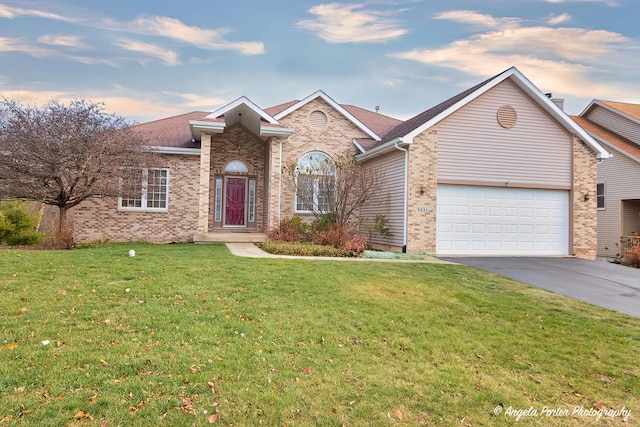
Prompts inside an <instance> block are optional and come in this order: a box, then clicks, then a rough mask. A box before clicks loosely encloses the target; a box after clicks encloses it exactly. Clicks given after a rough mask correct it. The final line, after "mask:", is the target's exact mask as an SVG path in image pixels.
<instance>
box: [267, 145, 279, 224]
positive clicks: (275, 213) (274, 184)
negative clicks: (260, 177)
mask: <svg viewBox="0 0 640 427" xmlns="http://www.w3.org/2000/svg"><path fill="white" fill-rule="evenodd" d="M282 143H283V139H281V138H276V137H272V138H271V139H270V144H269V148H268V150H269V152H268V153H267V155H268V156H269V184H268V188H269V190H268V191H267V199H268V200H267V201H266V203H267V206H268V207H269V208H268V210H269V213H268V215H269V216H268V221H267V224H266V230H265V232H268V231H269V230H271V229H272V228H275V227H277V226H278V225H279V215H280V208H281V206H280V205H281V203H282V195H281V194H280V193H281V191H282V187H281V183H282V158H281V155H282V150H281V147H282Z"/></svg>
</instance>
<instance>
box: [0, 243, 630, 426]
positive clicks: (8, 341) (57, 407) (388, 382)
mask: <svg viewBox="0 0 640 427" xmlns="http://www.w3.org/2000/svg"><path fill="white" fill-rule="evenodd" d="M131 248H133V249H135V250H136V252H137V254H136V257H133V258H132V257H129V256H128V254H127V252H128V250H129V249H131ZM0 286H1V289H2V292H1V293H0V313H1V315H0V316H1V317H0V319H1V322H0V341H2V345H1V346H0V426H5V425H6V426H11V425H25V426H44V425H47V426H49V425H51V426H56V425H59V426H65V425H71V426H73V425H81V426H109V427H113V426H119V425H122V426H148V425H154V424H157V425H167V426H176V425H177V426H181V425H185V426H187V425H210V424H209V423H213V424H214V425H236V426H255V425H265V426H284V425H288V426H303V425H320V426H325V425H326V426H339V425H349V426H352V425H367V426H369V425H380V426H386V425H431V426H441V425H444V426H449V425H462V426H465V425H469V426H487V425H505V426H506V425H513V424H514V423H515V422H516V417H515V415H516V412H515V411H517V410H520V411H524V410H528V409H529V408H532V409H533V410H535V411H537V412H538V415H537V416H526V415H524V414H523V416H522V418H519V423H518V424H519V425H527V426H529V425H540V426H547V425H557V426H566V425H575V426H581V425H634V424H635V425H637V423H638V420H639V419H640V399H639V398H638V396H640V319H636V318H632V317H629V316H626V315H622V314H618V313H615V312H612V311H608V310H605V309H600V308H596V307H593V306H591V305H588V304H585V303H581V302H577V301H574V300H571V299H568V298H565V297H562V296H559V295H555V294H552V293H549V292H546V291H543V290H539V289H535V288H531V287H528V286H525V285H522V284H520V283H517V282H514V281H511V280H507V279H504V278H502V277H499V276H496V275H493V274H489V273H484V272H481V271H479V270H475V269H472V268H470V267H465V266H457V265H443V264H424V263H378V262H375V261H372V262H348V261H336V262H333V261H303V260H289V259H244V258H236V257H234V256H232V255H231V254H230V253H229V252H228V251H227V249H226V248H225V247H224V246H220V245H189V244H180V245H147V244H130V245H112V246H107V247H96V248H87V249H78V250H72V251H20V250H0ZM45 340H47V341H48V342H49V344H48V345H43V341H45ZM45 343H46V341H45ZM594 405H595V407H598V408H612V409H618V410H619V409H622V408H625V409H627V410H630V411H631V415H630V417H629V418H628V421H627V423H623V422H622V420H621V419H620V418H610V417H609V418H607V417H606V415H604V416H603V417H602V418H601V419H600V420H599V421H597V419H596V416H595V415H591V416H589V415H588V414H587V412H586V411H588V410H590V409H592V408H593V407H594ZM496 407H498V408H499V409H498V410H502V413H500V414H498V415H495V412H496V410H495V408H496ZM545 407H546V408H547V410H551V409H554V410H556V411H560V412H561V413H564V412H562V411H564V410H568V411H569V415H566V416H564V415H563V416H548V415H547V414H543V413H542V411H544V410H545V409H544V408H545ZM576 407H578V408H583V409H584V411H583V413H582V415H580V414H572V413H573V411H574V410H575V408H576ZM528 414H529V415H532V412H531V410H529V412H528Z"/></svg>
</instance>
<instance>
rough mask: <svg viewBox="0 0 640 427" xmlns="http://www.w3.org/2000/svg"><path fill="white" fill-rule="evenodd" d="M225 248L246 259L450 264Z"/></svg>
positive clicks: (432, 260)
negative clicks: (280, 253)
mask: <svg viewBox="0 0 640 427" xmlns="http://www.w3.org/2000/svg"><path fill="white" fill-rule="evenodd" d="M225 245H227V248H229V250H230V251H231V253H232V254H233V255H235V256H240V257H246V258H284V259H308V260H313V261H319V260H324V261H376V262H412V263H423V264H452V263H450V262H448V261H443V260H441V259H439V258H435V257H430V258H428V259H406V260H405V259H379V258H347V257H324V256H293V255H274V254H270V253H267V252H265V251H263V250H262V249H260V248H259V247H258V246H256V245H254V244H253V243H225Z"/></svg>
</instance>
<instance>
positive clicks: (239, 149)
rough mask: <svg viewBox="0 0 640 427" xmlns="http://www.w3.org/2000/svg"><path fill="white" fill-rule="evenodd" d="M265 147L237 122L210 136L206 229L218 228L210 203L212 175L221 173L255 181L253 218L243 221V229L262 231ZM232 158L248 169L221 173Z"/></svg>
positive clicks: (264, 221) (211, 199)
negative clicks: (242, 171) (243, 171)
mask: <svg viewBox="0 0 640 427" xmlns="http://www.w3.org/2000/svg"><path fill="white" fill-rule="evenodd" d="M268 148H269V144H268V143H266V142H264V141H262V140H261V139H260V138H258V137H257V136H255V135H254V134H253V133H251V132H250V131H248V130H247V129H245V128H243V127H242V126H239V125H236V126H232V127H230V128H228V129H226V130H225V132H224V133H221V134H214V135H211V160H210V162H209V173H208V175H209V193H208V194H209V196H208V201H207V206H208V209H207V221H208V230H209V231H214V230H215V229H216V228H218V229H219V228H220V227H222V223H221V222H214V219H215V218H214V202H215V191H216V178H224V177H225V176H239V177H247V178H248V179H252V180H255V181H256V200H255V204H256V205H255V213H256V215H255V221H254V222H253V223H250V222H247V229H249V230H251V231H257V232H262V231H264V230H265V226H266V224H267V221H266V219H265V216H264V194H265V183H266V177H268V176H269V173H268V171H269V165H268V164H267V163H266V161H265V159H266V158H267V157H268V155H267V151H268ZM233 160H239V161H241V162H243V163H244V164H245V165H246V166H247V168H248V170H249V171H248V172H247V173H233V172H225V167H226V165H227V164H228V163H229V162H231V161H233ZM205 175H206V174H205ZM247 191H248V188H247Z"/></svg>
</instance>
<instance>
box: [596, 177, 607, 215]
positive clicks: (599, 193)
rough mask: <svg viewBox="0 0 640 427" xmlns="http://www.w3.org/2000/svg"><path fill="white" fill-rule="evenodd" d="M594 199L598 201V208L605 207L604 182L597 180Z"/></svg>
mask: <svg viewBox="0 0 640 427" xmlns="http://www.w3.org/2000/svg"><path fill="white" fill-rule="evenodd" d="M596 199H597V202H598V209H599V210H604V209H605V203H604V182H599V183H598V184H597V189H596Z"/></svg>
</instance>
